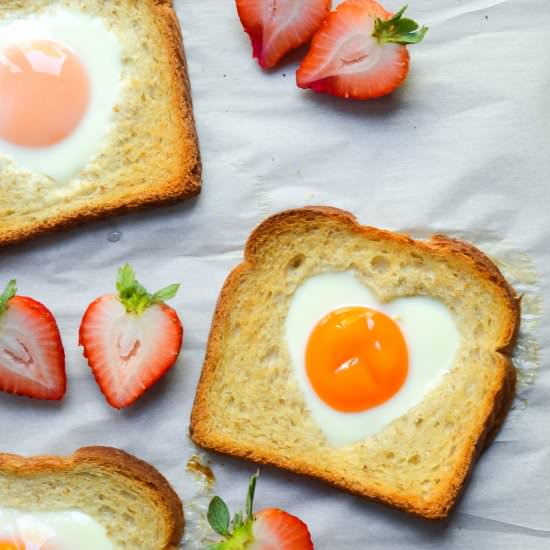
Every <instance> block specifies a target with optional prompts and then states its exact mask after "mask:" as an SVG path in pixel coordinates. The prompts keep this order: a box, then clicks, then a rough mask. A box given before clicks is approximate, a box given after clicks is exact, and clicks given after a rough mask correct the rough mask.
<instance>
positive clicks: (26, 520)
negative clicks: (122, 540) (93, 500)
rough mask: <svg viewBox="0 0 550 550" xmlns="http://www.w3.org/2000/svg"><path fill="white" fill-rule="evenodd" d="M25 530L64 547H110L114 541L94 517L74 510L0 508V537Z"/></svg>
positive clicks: (86, 549) (93, 549)
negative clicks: (47, 510) (54, 539)
mask: <svg viewBox="0 0 550 550" xmlns="http://www.w3.org/2000/svg"><path fill="white" fill-rule="evenodd" d="M25 534H28V536H29V537H30V536H31V535H33V537H38V538H40V537H41V536H43V537H44V539H45V540H37V541H36V542H37V543H38V544H44V543H45V542H46V540H47V539H48V538H50V537H56V541H57V540H58V541H59V543H60V544H61V545H62V546H61V547H60V548H63V549H65V548H66V549H67V550H69V549H71V550H72V549H76V548H78V550H113V549H114V546H113V543H112V542H111V541H110V540H109V539H108V538H107V533H106V531H105V528H104V527H103V526H102V525H100V524H99V523H98V522H97V521H96V520H95V519H94V518H92V517H91V516H89V515H87V514H84V513H83V512H79V511H77V510H64V511H59V512H38V511H37V512H26V511H25V512H23V511H20V510H12V509H9V508H0V539H1V538H2V535H7V536H16V537H17V536H20V537H22V538H23V540H24V537H25Z"/></svg>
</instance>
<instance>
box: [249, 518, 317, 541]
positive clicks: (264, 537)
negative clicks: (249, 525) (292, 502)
mask: <svg viewBox="0 0 550 550" xmlns="http://www.w3.org/2000/svg"><path fill="white" fill-rule="evenodd" d="M253 533H254V539H255V540H254V542H253V543H252V544H251V545H250V550H310V549H313V543H312V542H311V536H310V534H309V530H308V528H307V525H306V524H305V523H304V522H303V521H302V520H300V519H299V518H297V517H296V516H293V515H291V514H288V513H287V512H285V511H283V510H279V509H278V508H266V509H265V510H260V511H259V512H256V514H254V525H253Z"/></svg>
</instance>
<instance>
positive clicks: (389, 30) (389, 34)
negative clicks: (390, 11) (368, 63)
mask: <svg viewBox="0 0 550 550" xmlns="http://www.w3.org/2000/svg"><path fill="white" fill-rule="evenodd" d="M406 9H407V6H403V7H402V8H401V9H400V10H399V11H398V12H397V13H396V14H395V15H394V16H393V17H390V19H386V20H383V19H380V18H379V17H377V18H376V21H375V22H374V32H373V33H372V36H374V37H375V38H376V39H377V40H378V42H380V44H386V43H388V42H393V43H395V44H404V45H406V44H418V43H419V42H421V41H422V39H423V38H424V36H425V35H426V33H427V32H428V27H422V28H421V29H420V30H419V29H418V27H419V25H418V23H417V22H416V21H413V20H412V19H406V18H403V17H402V15H403V14H404V13H405V10H406Z"/></svg>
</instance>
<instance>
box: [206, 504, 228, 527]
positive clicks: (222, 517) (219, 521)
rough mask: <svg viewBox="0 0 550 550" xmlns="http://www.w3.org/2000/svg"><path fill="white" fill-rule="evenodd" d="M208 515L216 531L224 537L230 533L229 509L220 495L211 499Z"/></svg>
mask: <svg viewBox="0 0 550 550" xmlns="http://www.w3.org/2000/svg"><path fill="white" fill-rule="evenodd" d="M206 517H207V518H208V523H209V524H210V526H211V527H212V529H214V531H216V533H218V534H219V535H222V536H224V537H226V536H228V535H229V509H228V508H227V504H226V503H225V502H224V501H223V500H222V499H221V498H220V497H214V498H213V499H212V500H211V501H210V504H209V506H208V514H207V516H206Z"/></svg>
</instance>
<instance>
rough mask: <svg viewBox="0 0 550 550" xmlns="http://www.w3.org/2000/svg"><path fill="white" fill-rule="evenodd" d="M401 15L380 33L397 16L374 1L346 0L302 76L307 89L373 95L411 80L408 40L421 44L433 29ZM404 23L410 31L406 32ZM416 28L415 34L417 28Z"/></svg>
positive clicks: (327, 23) (324, 28) (319, 36)
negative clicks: (380, 24) (384, 23)
mask: <svg viewBox="0 0 550 550" xmlns="http://www.w3.org/2000/svg"><path fill="white" fill-rule="evenodd" d="M402 13H403V10H401V11H400V12H399V14H397V15H396V17H398V18H399V19H398V20H397V21H396V24H395V26H391V27H390V28H388V29H384V31H377V29H376V22H377V20H378V21H388V20H390V19H391V18H392V14H391V13H389V12H387V11H386V10H385V9H384V8H383V7H382V6H381V5H380V4H378V3H377V2H375V1H374V0H346V1H345V2H343V3H342V4H340V5H339V6H338V7H337V9H336V10H335V11H333V12H331V13H330V14H329V16H328V17H327V18H326V19H325V20H324V21H323V23H322V25H321V27H320V29H319V30H318V31H317V33H316V34H315V36H314V37H313V40H312V43H311V47H310V50H309V52H308V53H307V55H306V57H305V59H304V60H303V62H302V64H301V65H300V67H299V69H298V72H297V74H296V80H297V84H298V86H299V87H301V88H311V89H312V90H314V91H316V92H326V93H329V94H332V95H335V96H339V97H344V98H354V99H370V98H376V97H381V96H384V95H387V94H389V93H391V92H393V91H394V90H395V89H396V88H397V87H398V86H400V85H401V84H402V83H403V81H404V80H405V79H406V77H407V74H408V71H409V53H408V50H407V48H406V46H405V45H404V44H405V43H413V41H414V42H418V41H420V40H421V39H422V37H423V36H424V34H425V32H426V30H427V29H425V28H423V29H420V31H416V28H417V27H418V26H417V25H416V24H415V23H414V22H413V21H411V20H404V19H401V17H400V16H401V14H402ZM403 25H407V29H405V30H408V31H409V32H405V33H403V32H402V31H401V30H402V29H403ZM415 26H416V27H415ZM413 31H415V32H413Z"/></svg>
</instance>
